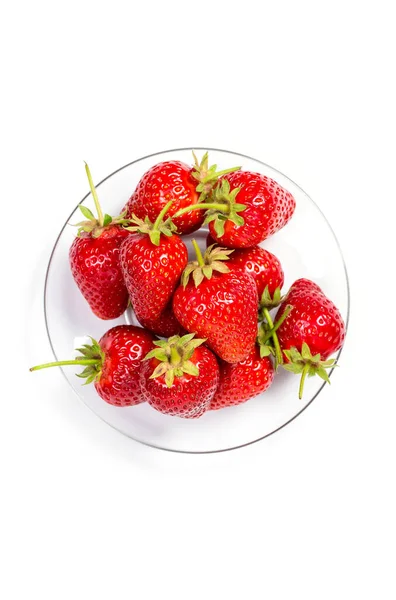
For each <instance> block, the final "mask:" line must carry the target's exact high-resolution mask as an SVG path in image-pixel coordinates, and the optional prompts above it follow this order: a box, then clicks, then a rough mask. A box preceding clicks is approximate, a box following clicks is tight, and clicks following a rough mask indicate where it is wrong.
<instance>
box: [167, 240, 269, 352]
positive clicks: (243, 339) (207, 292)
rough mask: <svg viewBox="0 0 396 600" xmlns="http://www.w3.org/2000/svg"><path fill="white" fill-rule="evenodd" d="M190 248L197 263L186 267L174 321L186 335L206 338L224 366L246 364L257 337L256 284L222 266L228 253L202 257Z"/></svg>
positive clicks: (213, 251) (219, 251)
mask: <svg viewBox="0 0 396 600" xmlns="http://www.w3.org/2000/svg"><path fill="white" fill-rule="evenodd" d="M193 244H194V247H195V250H196V252H197V258H198V260H197V261H194V262H192V263H189V264H188V265H187V267H186V269H185V271H184V273H183V276H182V285H181V286H180V287H178V289H177V290H176V292H175V295H174V297H173V310H174V313H175V315H176V318H177V319H178V320H179V321H180V323H181V324H182V325H183V327H184V328H185V329H186V330H187V331H190V332H191V333H196V334H197V335H199V336H200V337H204V338H207V342H206V343H207V345H208V346H209V348H211V349H212V350H213V351H214V352H216V354H218V356H219V357H220V358H222V359H223V360H225V361H226V362H230V363H235V362H240V361H242V360H245V359H246V358H247V357H248V356H249V354H250V352H251V351H252V350H253V347H254V343H255V340H256V336H257V308H258V297H257V287H256V284H255V283H254V280H253V278H252V277H250V275H246V274H245V273H243V272H242V271H235V272H232V271H230V270H229V269H228V267H227V266H226V265H225V264H224V262H223V261H225V260H227V259H228V254H229V253H230V251H229V250H224V248H219V247H214V248H208V250H206V252H205V255H204V257H202V254H201V252H200V250H199V248H198V245H197V243H196V242H195V240H193ZM190 275H192V277H191V278H190Z"/></svg>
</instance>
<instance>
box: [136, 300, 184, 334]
mask: <svg viewBox="0 0 396 600" xmlns="http://www.w3.org/2000/svg"><path fill="white" fill-rule="evenodd" d="M139 323H140V324H141V325H142V327H145V329H149V330H150V331H152V332H153V333H155V334H156V335H160V336H161V337H166V338H168V337H171V336H173V335H183V334H185V333H186V331H185V330H184V329H183V327H182V326H181V325H180V323H179V321H178V320H177V319H176V317H175V313H174V312H173V309H172V301H171V302H170V303H169V304H168V305H167V306H166V307H165V309H164V310H163V311H162V313H161V314H160V316H159V317H158V319H141V320H140V321H139Z"/></svg>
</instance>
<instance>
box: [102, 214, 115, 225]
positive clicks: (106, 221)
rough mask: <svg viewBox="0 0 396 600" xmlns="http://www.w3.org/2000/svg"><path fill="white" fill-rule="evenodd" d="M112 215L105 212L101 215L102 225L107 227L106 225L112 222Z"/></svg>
mask: <svg viewBox="0 0 396 600" xmlns="http://www.w3.org/2000/svg"><path fill="white" fill-rule="evenodd" d="M112 220H113V219H112V217H111V216H110V215H108V214H105V216H104V217H103V225H104V226H105V227H107V225H110V223H111V222H112Z"/></svg>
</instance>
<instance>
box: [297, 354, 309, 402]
mask: <svg viewBox="0 0 396 600" xmlns="http://www.w3.org/2000/svg"><path fill="white" fill-rule="evenodd" d="M310 366H311V365H310V363H309V362H307V363H306V364H305V365H304V368H303V372H302V375H301V379H300V387H299V390H298V397H299V399H300V400H301V399H302V397H303V393H304V383H305V378H306V376H307V375H308V371H309V368H310Z"/></svg>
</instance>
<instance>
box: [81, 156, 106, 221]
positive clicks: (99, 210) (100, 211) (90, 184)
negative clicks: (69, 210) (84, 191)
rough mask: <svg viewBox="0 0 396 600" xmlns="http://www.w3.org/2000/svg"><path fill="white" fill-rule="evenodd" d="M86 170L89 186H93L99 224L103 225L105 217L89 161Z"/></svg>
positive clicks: (92, 191)
mask: <svg viewBox="0 0 396 600" xmlns="http://www.w3.org/2000/svg"><path fill="white" fill-rule="evenodd" d="M85 171H86V173H87V177H88V181H89V187H90V188H91V194H92V197H93V199H94V202H95V207H96V212H97V213H98V222H99V226H100V227H103V224H104V217H103V213H102V208H101V206H100V203H99V198H98V194H97V192H96V189H95V186H94V183H93V181H92V175H91V171H90V170H89V167H88V165H87V163H85Z"/></svg>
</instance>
